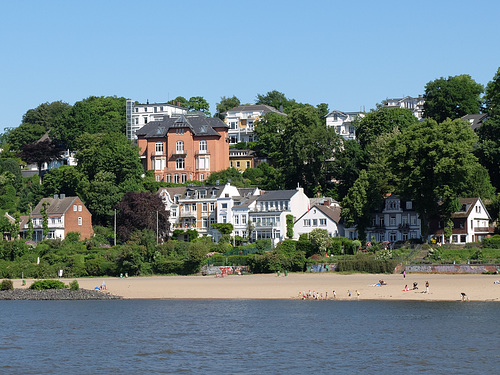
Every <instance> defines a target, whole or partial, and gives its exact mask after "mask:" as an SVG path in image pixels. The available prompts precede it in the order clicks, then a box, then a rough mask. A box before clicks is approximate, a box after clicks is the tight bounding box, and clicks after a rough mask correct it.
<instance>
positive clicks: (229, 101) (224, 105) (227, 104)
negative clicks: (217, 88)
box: [216, 95, 241, 120]
mask: <svg viewBox="0 0 500 375" xmlns="http://www.w3.org/2000/svg"><path fill="white" fill-rule="evenodd" d="M240 104H241V102H240V99H238V98H237V97H236V96H234V95H233V96H231V97H230V98H226V97H225V96H223V97H221V98H220V102H219V103H217V106H216V108H217V116H218V117H219V118H220V119H221V120H224V118H225V116H224V115H223V113H224V112H226V111H227V110H229V109H231V108H234V107H238V106H239V105H240Z"/></svg>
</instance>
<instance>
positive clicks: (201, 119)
mask: <svg viewBox="0 0 500 375" xmlns="http://www.w3.org/2000/svg"><path fill="white" fill-rule="evenodd" d="M136 135H137V144H138V146H139V149H140V156H141V159H142V161H143V166H144V168H145V170H152V171H153V172H154V175H155V179H156V181H166V182H173V183H185V182H186V181H193V180H197V181H205V180H206V179H207V178H208V176H209V175H210V173H212V172H217V171H221V170H224V169H227V168H229V145H228V142H227V137H228V128H227V126H226V124H224V122H222V121H221V120H220V119H218V118H207V117H205V116H203V115H180V116H179V117H175V118H174V117H167V118H164V119H163V120H161V121H160V120H158V121H152V122H150V123H148V124H147V125H145V126H143V127H142V128H141V129H139V130H137V131H136Z"/></svg>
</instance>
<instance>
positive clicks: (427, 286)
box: [425, 281, 429, 293]
mask: <svg viewBox="0 0 500 375" xmlns="http://www.w3.org/2000/svg"><path fill="white" fill-rule="evenodd" d="M425 293H429V282H428V281H426V282H425Z"/></svg>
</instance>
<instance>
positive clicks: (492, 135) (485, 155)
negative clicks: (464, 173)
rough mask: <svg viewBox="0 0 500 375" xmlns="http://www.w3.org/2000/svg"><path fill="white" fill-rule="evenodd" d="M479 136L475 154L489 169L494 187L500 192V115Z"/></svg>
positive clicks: (479, 130)
mask: <svg viewBox="0 0 500 375" xmlns="http://www.w3.org/2000/svg"><path fill="white" fill-rule="evenodd" d="M477 134H478V136H479V144H478V146H477V149H476V151H475V154H476V156H477V157H478V158H479V161H480V162H481V164H482V165H484V166H485V167H486V168H487V169H488V172H489V175H490V178H491V183H492V184H493V186H495V188H496V189H497V191H500V162H499V160H500V115H497V116H494V117H492V118H490V119H489V120H487V121H486V122H485V123H484V124H483V125H482V126H481V127H480V128H479V129H478V131H477Z"/></svg>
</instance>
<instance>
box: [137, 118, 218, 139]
mask: <svg viewBox="0 0 500 375" xmlns="http://www.w3.org/2000/svg"><path fill="white" fill-rule="evenodd" d="M227 127H228V126H227V125H226V124H225V123H224V122H223V121H222V120H221V119H219V118H214V117H205V116H193V115H180V116H179V117H166V118H163V120H161V121H151V122H149V123H148V124H146V125H144V126H143V127H142V128H140V129H139V130H137V131H136V135H137V136H138V137H139V136H141V137H144V138H164V137H166V135H167V133H168V131H169V130H170V129H180V128H189V129H190V130H191V131H192V132H193V134H194V135H195V136H204V135H210V136H214V135H215V136H218V137H220V134H219V133H217V131H215V130H214V128H227Z"/></svg>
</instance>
